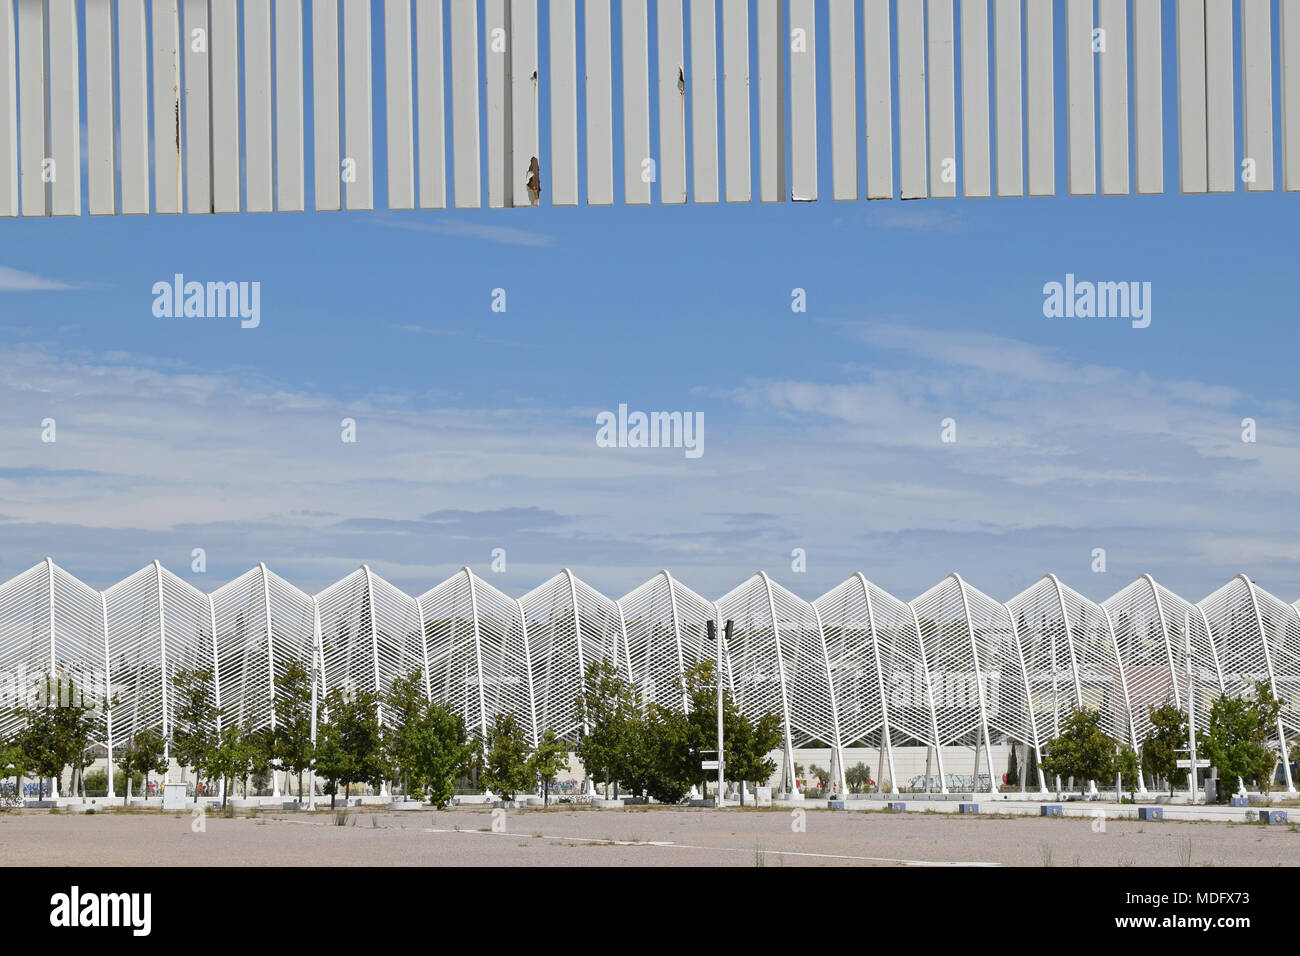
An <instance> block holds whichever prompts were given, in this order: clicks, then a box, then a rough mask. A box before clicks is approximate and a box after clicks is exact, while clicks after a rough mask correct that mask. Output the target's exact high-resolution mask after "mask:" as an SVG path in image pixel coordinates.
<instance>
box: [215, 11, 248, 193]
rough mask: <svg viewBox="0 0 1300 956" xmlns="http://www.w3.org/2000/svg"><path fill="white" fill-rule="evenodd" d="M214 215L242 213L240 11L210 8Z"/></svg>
mask: <svg viewBox="0 0 1300 956" xmlns="http://www.w3.org/2000/svg"><path fill="white" fill-rule="evenodd" d="M210 9H211V20H212V22H211V32H210V34H209V36H208V41H209V42H208V55H209V57H210V58H211V60H212V211H213V212H239V208H240V204H241V203H240V195H239V183H240V179H241V178H242V177H241V176H240V170H239V158H240V148H239V140H240V135H239V59H240V57H239V10H238V8H237V7H236V5H235V4H233V3H230V4H225V3H214V4H212V6H211V8H210Z"/></svg>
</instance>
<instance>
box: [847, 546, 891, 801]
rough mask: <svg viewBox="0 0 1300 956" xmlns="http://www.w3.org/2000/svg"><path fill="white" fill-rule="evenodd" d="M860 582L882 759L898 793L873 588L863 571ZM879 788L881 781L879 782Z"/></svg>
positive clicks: (881, 768) (879, 771)
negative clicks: (877, 699) (873, 671)
mask: <svg viewBox="0 0 1300 956" xmlns="http://www.w3.org/2000/svg"><path fill="white" fill-rule="evenodd" d="M857 578H858V583H859V584H861V585H862V597H863V600H865V601H866V602H867V623H868V624H869V626H870V628H871V654H872V657H873V658H874V660H875V664H876V689H877V691H878V693H879V694H880V719H881V738H880V749H881V760H880V761H878V762H879V763H882V764H883V762H884V759H885V757H886V755H888V760H889V792H890V793H898V774H897V773H895V772H894V745H893V740H892V739H891V737H890V734H889V702H888V700H887V696H888V693H887V691H886V689H885V674H884V669H883V667H882V665H881V660H880V636H879V635H878V634H877V633H876V609H875V606H874V605H873V604H872V603H871V588H870V586H869V585H868V584H867V577H866V575H865V574H863V573H862V572H861V571H859V572H858V573H857ZM882 770H884V767H883V766H878V767H877V768H876V774H877V776H879V774H880V773H881V771H882ZM877 789H879V783H877Z"/></svg>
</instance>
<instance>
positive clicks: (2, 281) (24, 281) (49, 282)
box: [0, 266, 81, 292]
mask: <svg viewBox="0 0 1300 956" xmlns="http://www.w3.org/2000/svg"><path fill="white" fill-rule="evenodd" d="M78 288H81V287H80V286H79V285H77V284H75V283H71V282H63V281H61V280H59V279H47V278H46V277H44V276H38V275H35V274H34V273H31V272H22V271H21V270H18V269H11V268H9V267H8V266H0V292H50V291H57V290H61V289H78Z"/></svg>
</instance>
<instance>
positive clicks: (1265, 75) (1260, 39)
mask: <svg viewBox="0 0 1300 956" xmlns="http://www.w3.org/2000/svg"><path fill="white" fill-rule="evenodd" d="M1284 5H1285V4H1284ZM1270 6H1271V5H1270V4H1269V0H1241V86H1242V89H1241V101H1242V107H1241V111H1242V146H1243V153H1244V155H1243V156H1242V159H1243V160H1249V161H1250V163H1251V164H1252V165H1253V167H1254V181H1253V182H1247V183H1246V184H1245V186H1246V191H1247V192H1270V191H1272V189H1273V29H1272V27H1273V24H1272V11H1271V10H1270Z"/></svg>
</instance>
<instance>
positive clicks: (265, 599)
mask: <svg viewBox="0 0 1300 956" xmlns="http://www.w3.org/2000/svg"><path fill="white" fill-rule="evenodd" d="M257 567H258V569H259V570H260V571H261V572H262V615H263V618H264V619H265V620H266V679H267V682H268V683H269V684H270V686H271V729H272V730H275V640H274V639H273V636H272V633H271V582H270V578H269V577H268V575H267V572H266V563H265V562H264V561H259V562H257ZM271 796H272V797H278V796H280V774H279V772H278V771H277V770H276V769H275V767H274V766H273V767H272V768H271Z"/></svg>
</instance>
